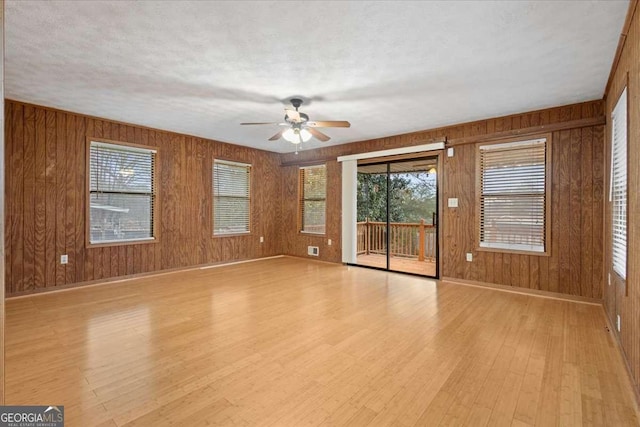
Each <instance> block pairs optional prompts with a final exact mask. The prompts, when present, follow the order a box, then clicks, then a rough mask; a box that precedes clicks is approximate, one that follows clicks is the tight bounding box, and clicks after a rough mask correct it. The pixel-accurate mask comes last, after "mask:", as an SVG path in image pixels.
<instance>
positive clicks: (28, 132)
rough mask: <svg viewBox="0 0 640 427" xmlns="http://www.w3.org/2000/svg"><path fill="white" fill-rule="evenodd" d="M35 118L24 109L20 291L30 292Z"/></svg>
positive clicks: (33, 217) (31, 108)
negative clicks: (22, 276)
mask: <svg viewBox="0 0 640 427" xmlns="http://www.w3.org/2000/svg"><path fill="white" fill-rule="evenodd" d="M35 124H36V116H35V110H34V108H33V107H32V106H29V105H27V106H25V108H24V153H23V154H24V157H23V161H24V175H23V180H24V195H23V215H24V223H23V224H24V226H23V230H22V232H23V234H22V238H23V241H24V243H23V244H24V252H23V267H22V268H23V270H24V280H23V287H22V289H21V290H23V291H30V290H33V289H34V288H35V283H34V281H35V201H36V200H35V190H36V188H35V186H36V182H35V178H36V176H35V160H36V152H35V148H36V147H35V145H36V133H35Z"/></svg>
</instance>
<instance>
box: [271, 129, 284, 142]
mask: <svg viewBox="0 0 640 427" xmlns="http://www.w3.org/2000/svg"><path fill="white" fill-rule="evenodd" d="M282 132H284V129H283V130H281V131H280V132H278V133H276V134H275V135H273V136H272V137H271V138H269V141H277V140H279V139H280V138H281V137H282Z"/></svg>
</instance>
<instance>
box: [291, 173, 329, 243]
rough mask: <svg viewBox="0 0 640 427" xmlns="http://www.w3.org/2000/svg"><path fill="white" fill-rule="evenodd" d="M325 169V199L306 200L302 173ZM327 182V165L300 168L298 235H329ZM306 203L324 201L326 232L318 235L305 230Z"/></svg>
mask: <svg viewBox="0 0 640 427" xmlns="http://www.w3.org/2000/svg"><path fill="white" fill-rule="evenodd" d="M316 168H324V170H325V182H324V198H323V199H306V198H305V197H304V179H303V177H302V171H303V170H305V169H316ZM327 182H328V170H327V164H326V163H318V164H313V165H307V166H300V167H299V168H298V233H300V234H304V235H309V236H326V235H327ZM306 201H323V202H324V218H325V220H324V232H322V233H318V232H314V231H305V230H304V209H303V207H304V202H306Z"/></svg>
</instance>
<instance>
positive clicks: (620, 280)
mask: <svg viewBox="0 0 640 427" xmlns="http://www.w3.org/2000/svg"><path fill="white" fill-rule="evenodd" d="M622 95H626V103H625V104H624V106H625V113H626V123H625V125H626V135H625V148H626V156H627V159H626V160H627V161H626V164H625V168H626V175H627V176H626V183H625V186H626V188H625V190H626V206H625V210H626V213H625V215H626V222H625V232H626V235H625V272H624V277H623V276H622V275H621V274H620V273H619V272H618V271H617V270H616V269H615V267H614V249H613V246H614V244H613V243H614V232H613V231H614V230H613V229H614V221H613V220H614V215H613V213H614V208H615V205H614V201H613V162H614V158H613V150H614V131H615V128H614V122H613V117H614V114H615V112H616V109H617V107H618V105H619V103H620V100H621V98H622ZM629 98H630V97H629V82H628V75H627V76H626V78H625V80H624V85H622V89H621V90H620V91H619V92H618V95H617V96H616V98H615V100H616V102H615V104H614V105H613V108H612V110H611V116H610V117H609V118H610V120H611V130H610V133H609V137H610V140H611V147H610V150H608V151H609V153H608V155H609V156H610V159H609V160H610V171H609V177H608V179H609V198H608V202H609V204H610V208H609V209H608V211H609V212H608V214H609V215H610V223H609V233H611V240H610V248H611V258H610V259H609V260H608V263H609V265H610V270H609V271H610V273H611V274H612V275H613V280H612V283H617V284H620V285H621V286H623V287H624V289H625V293H624V294H625V296H626V295H627V289H626V283H627V277H628V275H629V170H630V168H629V159H630V157H629V139H630V138H629V129H630V126H629V125H630V123H629ZM610 284H611V283H610Z"/></svg>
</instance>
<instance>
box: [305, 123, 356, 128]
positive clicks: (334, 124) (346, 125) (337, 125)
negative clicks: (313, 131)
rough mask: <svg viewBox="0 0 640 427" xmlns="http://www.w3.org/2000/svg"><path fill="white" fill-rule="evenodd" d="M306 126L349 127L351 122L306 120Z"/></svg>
mask: <svg viewBox="0 0 640 427" xmlns="http://www.w3.org/2000/svg"><path fill="white" fill-rule="evenodd" d="M307 126H309V127H312V128H348V127H351V123H349V122H347V121H320V122H307Z"/></svg>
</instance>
